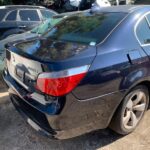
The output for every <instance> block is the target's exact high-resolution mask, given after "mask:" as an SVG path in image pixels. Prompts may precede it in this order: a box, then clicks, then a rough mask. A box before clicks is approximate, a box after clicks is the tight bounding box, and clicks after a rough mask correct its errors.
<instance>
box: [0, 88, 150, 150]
mask: <svg viewBox="0 0 150 150" xmlns="http://www.w3.org/2000/svg"><path fill="white" fill-rule="evenodd" d="M149 116H150V111H148V112H147V113H146V115H145V117H144V119H143V121H142V122H141V124H140V125H139V126H138V128H137V130H136V131H135V132H134V133H132V134H130V135H127V136H119V135H117V134H115V133H114V132H112V131H110V130H108V129H106V130H99V131H97V132H92V133H89V134H86V135H83V136H80V137H76V138H73V139H68V140H63V141H53V140H50V139H48V138H46V137H43V136H42V135H39V134H38V133H37V132H35V131H34V130H33V129H32V128H31V127H29V126H28V125H27V124H26V122H24V120H23V119H22V118H21V116H20V115H19V114H18V112H16V110H15V109H14V107H13V105H12V104H11V102H10V100H9V98H8V93H7V92H5V91H4V89H3V90H2V89H1V90H0V150H70V149H71V150H126V149H128V150H148V149H150V119H149Z"/></svg>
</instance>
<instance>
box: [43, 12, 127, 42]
mask: <svg viewBox="0 0 150 150" xmlns="http://www.w3.org/2000/svg"><path fill="white" fill-rule="evenodd" d="M126 15H127V14H126V13H112V12H111V13H99V14H91V13H89V12H88V13H87V12H86V13H81V14H79V15H75V16H71V17H68V18H66V19H64V20H63V21H61V22H60V23H58V24H57V25H56V26H54V27H53V28H52V29H51V30H50V31H49V32H47V33H46V34H45V35H44V36H45V37H48V38H50V39H54V40H60V41H69V42H78V43H83V44H87V45H89V44H91V45H95V44H98V43H100V42H102V41H103V40H104V39H105V38H106V37H107V35H108V34H109V33H110V32H111V31H112V30H113V28H114V27H115V26H116V25H117V24H118V23H119V22H120V21H121V20H122V19H123V18H124V17H125V16H126Z"/></svg>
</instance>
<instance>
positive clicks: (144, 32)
mask: <svg viewBox="0 0 150 150" xmlns="http://www.w3.org/2000/svg"><path fill="white" fill-rule="evenodd" d="M136 34H137V37H138V39H139V41H140V43H141V44H150V27H149V24H148V22H147V20H146V18H143V19H142V20H141V21H140V23H139V24H138V26H137V30H136Z"/></svg>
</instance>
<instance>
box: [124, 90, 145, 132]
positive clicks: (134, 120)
mask: <svg viewBox="0 0 150 150" xmlns="http://www.w3.org/2000/svg"><path fill="white" fill-rule="evenodd" d="M145 108H146V95H145V93H144V92H143V91H134V92H133V93H132V94H131V95H130V96H129V100H128V101H127V104H126V107H125V110H124V114H123V126H124V128H126V129H129V130H130V129H132V128H135V126H136V125H137V124H138V123H139V121H140V119H141V117H142V116H143V113H144V111H145Z"/></svg>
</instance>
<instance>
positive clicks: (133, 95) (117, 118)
mask: <svg viewBox="0 0 150 150" xmlns="http://www.w3.org/2000/svg"><path fill="white" fill-rule="evenodd" d="M148 104H149V92H148V89H147V87H146V86H144V85H139V86H137V87H135V88H133V89H132V90H131V91H130V92H129V93H128V94H127V95H126V96H125V98H124V99H123V101H122V102H121V104H120V105H119V107H118V109H117V111H116V113H115V114H114V116H113V118H112V121H111V123H110V128H111V129H112V130H114V131H115V132H117V133H119V134H121V135H127V134H129V133H131V132H132V131H134V130H135V128H136V127H137V126H138V124H139V123H140V121H141V119H142V118H143V115H144V113H145V111H146V110H147V107H148Z"/></svg>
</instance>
